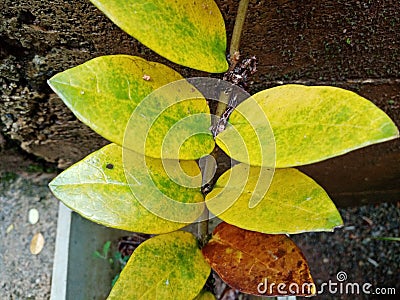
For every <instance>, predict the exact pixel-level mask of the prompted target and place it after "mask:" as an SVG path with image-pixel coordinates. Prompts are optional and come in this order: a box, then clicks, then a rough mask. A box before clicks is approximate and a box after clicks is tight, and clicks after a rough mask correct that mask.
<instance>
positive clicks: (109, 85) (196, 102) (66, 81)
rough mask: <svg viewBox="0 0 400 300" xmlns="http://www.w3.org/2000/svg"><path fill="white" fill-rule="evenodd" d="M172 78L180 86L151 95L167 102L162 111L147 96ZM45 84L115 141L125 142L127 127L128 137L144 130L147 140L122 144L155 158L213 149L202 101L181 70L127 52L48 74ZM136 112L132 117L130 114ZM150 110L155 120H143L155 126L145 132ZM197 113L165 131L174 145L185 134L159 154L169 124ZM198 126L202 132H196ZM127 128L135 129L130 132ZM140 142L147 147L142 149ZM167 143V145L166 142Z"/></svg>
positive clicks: (190, 155) (193, 156)
mask: <svg viewBox="0 0 400 300" xmlns="http://www.w3.org/2000/svg"><path fill="white" fill-rule="evenodd" d="M176 81H178V83H177V85H178V86H179V88H181V90H179V91H177V90H173V91H174V93H173V94H171V95H170V94H168V95H165V94H162V95H161V94H156V96H160V98H161V100H163V102H162V103H163V104H164V105H168V106H167V107H163V108H162V109H166V112H163V110H161V108H160V106H159V103H157V102H156V101H151V100H154V99H155V97H153V98H151V99H148V98H146V97H147V96H149V95H150V94H152V93H153V92H154V91H156V90H158V89H159V88H160V87H164V86H166V85H168V84H170V83H172V82H176ZM49 85H50V86H51V87H52V89H53V90H54V91H55V92H56V93H57V94H58V95H59V96H60V97H61V99H62V100H63V101H64V103H65V104H66V105H67V106H68V107H69V108H70V109H71V111H72V112H73V113H74V114H75V115H76V116H77V117H78V118H79V119H80V120H81V121H82V122H84V123H85V124H86V125H88V126H89V127H91V128H92V129H93V130H94V131H96V132H97V133H98V134H100V135H102V136H103V137H105V138H106V139H108V140H110V141H112V142H114V143H116V144H118V145H123V144H124V138H126V137H127V134H126V131H127V132H128V136H129V137H131V138H132V137H133V138H135V136H136V135H137V133H138V132H143V134H146V136H145V138H146V139H145V140H143V141H141V142H137V139H134V140H133V141H131V144H127V143H125V144H124V146H127V145H128V146H129V145H135V148H132V147H131V148H130V149H133V150H135V151H137V152H139V153H142V154H146V155H147V156H151V157H155V158H161V157H162V158H170V159H186V160H190V159H197V158H199V157H201V156H203V155H205V154H208V153H209V152H211V150H212V149H213V148H214V141H213V138H212V136H211V133H210V132H209V130H208V128H209V127H210V123H211V121H210V116H209V108H208V106H207V103H206V100H205V99H204V97H202V95H201V94H200V93H199V92H198V91H197V90H196V89H194V88H193V86H191V85H190V84H189V83H187V82H186V81H185V80H182V77H181V75H179V74H178V73H177V72H175V71H174V70H172V69H170V68H168V67H167V66H164V65H162V64H159V63H155V62H148V61H146V60H144V59H142V58H139V57H135V56H128V55H111V56H102V57H98V58H95V59H92V60H90V61H88V62H86V63H84V64H82V65H79V66H77V67H75V68H72V69H69V70H67V71H64V72H62V73H59V74H57V75H55V76H53V77H52V78H51V79H50V80H49ZM167 90H168V88H167ZM171 90H172V88H170V90H169V91H171ZM179 96H185V97H189V96H193V99H188V98H185V101H183V100H180V99H178V98H179ZM144 99H147V101H146V105H141V106H140V105H139V104H140V103H142V101H143V100H144ZM177 99H178V100H177ZM138 107H140V108H141V110H139V109H138ZM135 111H137V113H136V115H135V116H136V118H133V117H132V116H133V113H134V112H135ZM149 112H151V116H152V117H154V119H151V120H150V119H148V121H152V122H155V124H154V125H155V126H153V129H152V131H149V132H147V131H144V129H146V128H144V129H143V128H142V127H143V126H144V125H146V123H145V122H143V120H144V117H146V116H145V114H146V113H147V114H148V113H149ZM196 114H199V115H200V116H201V119H200V120H196V121H197V122H189V123H188V122H187V123H185V125H186V126H185V127H184V128H183V126H181V127H179V128H178V129H179V130H175V131H174V132H173V134H170V136H174V135H175V136H178V137H179V138H180V140H177V141H176V139H175V140H174V139H172V138H170V139H169V141H170V144H173V142H175V143H176V144H177V145H175V147H178V146H180V143H182V142H183V141H185V139H186V138H188V137H189V139H188V140H187V141H185V143H184V145H183V146H182V147H181V149H180V152H178V151H174V152H173V154H168V153H166V154H163V153H161V150H160V149H161V148H162V147H163V144H164V135H165V134H166V133H167V132H168V131H169V129H170V127H172V126H174V125H175V123H177V122H179V121H181V120H182V119H185V118H187V119H189V120H191V119H190V118H188V117H190V116H191V115H196ZM137 116H139V117H137ZM159 116H160V118H159V119H157V118H158V117H159ZM167 121H168V122H167ZM128 125H129V126H128ZM167 125H168V126H167ZM199 131H200V132H202V134H201V135H198V132H199ZM207 131H208V132H207ZM132 132H133V133H134V134H132V135H130V134H131V133H132ZM182 135H183V136H184V137H183V138H182ZM128 141H129V139H128ZM135 142H137V143H135ZM167 142H168V141H167ZM142 144H143V145H142ZM144 145H148V146H147V147H146V148H144ZM167 146H170V145H169V144H168V143H167ZM170 148H171V146H170Z"/></svg>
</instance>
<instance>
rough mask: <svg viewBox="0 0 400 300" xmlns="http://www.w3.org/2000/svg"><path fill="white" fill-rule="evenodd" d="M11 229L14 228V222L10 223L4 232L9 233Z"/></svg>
mask: <svg viewBox="0 0 400 300" xmlns="http://www.w3.org/2000/svg"><path fill="white" fill-rule="evenodd" d="M13 230H14V224H11V225H10V226H8V227H7V229H6V233H7V234H9V233H10V232H11V231H13Z"/></svg>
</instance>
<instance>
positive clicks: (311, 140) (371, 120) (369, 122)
mask: <svg viewBox="0 0 400 300" xmlns="http://www.w3.org/2000/svg"><path fill="white" fill-rule="evenodd" d="M252 98H254V99H255V101H247V100H246V101H244V102H243V103H241V104H240V105H239V106H238V107H237V110H236V111H234V112H233V113H232V115H231V116H230V119H229V122H230V124H231V125H232V126H231V127H228V128H227V130H225V131H224V132H222V133H221V134H220V135H219V136H218V137H217V144H218V145H221V147H222V148H223V150H224V151H226V152H227V153H230V154H231V155H232V158H234V159H236V160H239V161H241V162H245V163H247V164H251V165H256V166H267V167H271V164H268V162H265V161H263V160H262V159H260V156H259V155H250V156H249V157H248V156H247V153H246V152H244V151H243V150H241V151H239V150H235V149H236V148H237V146H236V144H238V142H237V141H238V136H242V137H244V138H245V143H246V147H247V148H250V151H252V150H251V148H252V145H251V143H252V142H253V141H254V137H252V136H249V137H247V135H249V133H251V132H253V131H254V130H255V129H256V130H258V132H259V133H258V134H259V135H260V136H262V135H263V132H265V134H264V136H265V138H264V139H266V140H263V143H267V144H268V143H273V141H272V137H270V136H269V130H270V128H269V126H267V125H266V124H265V122H258V121H257V120H252V122H250V123H249V122H246V120H244V118H243V116H242V115H246V114H249V112H250V111H252V110H254V108H255V107H260V108H261V109H262V110H263V111H264V113H265V115H266V117H267V118H268V121H269V123H270V125H271V127H272V131H273V136H274V139H275V144H276V165H275V166H276V167H277V168H285V167H291V166H299V165H305V164H310V163H314V162H318V161H321V160H325V159H328V158H331V157H334V156H337V155H341V154H344V153H347V152H349V151H352V150H354V149H358V148H361V147H365V146H367V145H371V144H375V143H380V142H383V141H387V140H391V139H394V138H397V137H398V136H399V131H398V129H397V128H396V126H395V124H394V123H393V122H392V121H391V120H390V118H389V117H388V116H387V115H386V114H385V113H384V112H383V111H382V110H380V109H379V108H378V107H376V106H375V105H374V104H373V103H372V102H370V101H368V100H366V99H364V98H363V97H361V96H359V95H357V94H355V93H353V92H350V91H346V90H343V89H340V88H335V87H326V86H316V87H306V86H301V85H284V86H279V87H276V88H272V89H268V90H264V91H262V92H259V93H257V94H255V95H254V96H252ZM252 98H251V99H252ZM235 131H237V132H238V133H239V134H237V133H235ZM260 132H261V133H260ZM268 139H269V140H268Z"/></svg>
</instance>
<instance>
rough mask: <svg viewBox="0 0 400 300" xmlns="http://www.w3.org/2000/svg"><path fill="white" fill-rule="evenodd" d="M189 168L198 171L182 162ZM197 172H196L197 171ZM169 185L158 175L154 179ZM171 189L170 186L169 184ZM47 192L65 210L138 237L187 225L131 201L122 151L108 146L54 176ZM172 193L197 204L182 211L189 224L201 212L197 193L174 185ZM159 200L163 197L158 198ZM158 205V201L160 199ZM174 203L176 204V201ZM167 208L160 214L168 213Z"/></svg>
mask: <svg viewBox="0 0 400 300" xmlns="http://www.w3.org/2000/svg"><path fill="white" fill-rule="evenodd" d="M185 163H186V164H188V165H189V167H191V168H194V169H196V168H197V170H198V167H197V164H196V163H195V162H194V161H187V162H185ZM148 164H149V167H150V168H155V169H158V168H161V166H162V162H161V160H157V159H153V160H151V159H150V161H149V162H148ZM198 172H200V171H199V170H198ZM158 180H163V182H167V183H168V182H169V181H168V178H164V177H163V176H162V175H160V176H159V177H158V178H155V181H156V183H157V181H158ZM170 184H171V185H173V183H171V182H170ZM49 186H50V189H51V191H52V192H53V194H54V195H55V196H56V197H57V198H59V199H60V200H61V201H62V202H63V203H64V204H65V205H66V206H68V207H70V208H71V209H73V210H74V211H76V212H78V213H79V214H81V215H82V216H84V217H85V218H87V219H89V220H91V221H93V222H96V223H100V224H103V225H105V226H109V227H113V228H119V229H124V230H129V231H134V232H142V233H151V234H158V233H165V232H171V231H174V230H177V229H179V228H182V227H184V226H185V225H187V224H186V223H185V222H174V221H168V220H165V219H164V218H162V217H159V216H157V215H155V214H154V213H152V212H151V211H148V210H147V209H146V208H145V207H143V205H142V204H141V202H140V201H139V200H138V199H137V198H135V196H134V195H133V194H132V191H131V189H130V186H129V183H128V182H127V181H126V178H125V174H124V166H123V162H122V148H121V147H120V146H118V145H115V144H110V145H108V146H105V147H104V148H102V149H100V150H98V151H96V152H94V153H92V154H90V155H89V156H88V157H86V158H85V159H83V160H82V161H80V162H78V163H77V164H75V165H73V166H72V167H70V168H69V169H67V170H65V171H64V172H63V173H61V174H60V175H58V176H57V177H56V178H55V179H54V180H53V181H52V182H51V183H50V185H49ZM174 189H176V193H181V194H182V195H184V196H182V197H185V199H187V200H186V201H187V202H190V203H197V205H196V206H195V207H194V208H192V209H190V210H186V211H185V210H182V211H180V213H181V214H182V215H183V216H182V218H183V217H184V218H186V219H187V220H191V221H192V222H193V221H194V220H196V219H197V217H198V216H199V215H200V214H201V213H202V211H203V202H202V201H203V197H202V195H201V193H200V191H199V190H198V189H193V188H185V187H179V186H178V185H176V184H175V185H174ZM161 197H163V195H161ZM159 200H160V202H161V200H162V199H160V198H159ZM177 201H178V200H177ZM168 209H169V208H168V207H164V210H166V211H168Z"/></svg>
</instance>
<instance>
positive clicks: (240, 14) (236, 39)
mask: <svg viewBox="0 0 400 300" xmlns="http://www.w3.org/2000/svg"><path fill="white" fill-rule="evenodd" d="M248 5H249V0H240V3H239V7H238V11H237V15H236V20H235V26H234V28H233V33H232V39H231V44H230V48H229V54H230V56H231V63H234V59H235V56H237V55H238V53H239V46H240V36H241V34H242V29H243V24H244V21H245V19H246V13H247V8H248ZM228 99H229V96H227V95H226V94H225V93H221V95H220V101H218V105H217V109H216V112H215V115H216V117H217V118H215V119H218V118H220V117H221V116H222V114H223V113H224V112H225V110H226V108H227V104H228ZM217 121H218V120H216V122H217ZM214 125H215V124H213V126H214ZM210 168H211V166H210ZM209 171H210V170H209V168H208V167H207V164H206V166H205V168H204V170H203V174H202V175H203V177H204V175H205V174H207V173H208V172H209ZM204 184H205V183H204V182H203V185H204ZM209 214H210V213H209V211H208V209H207V207H205V209H204V211H203V214H202V215H201V219H202V220H204V221H201V222H199V224H198V226H197V236H198V238H199V240H200V242H201V244H202V245H205V243H206V242H207V238H208V219H209Z"/></svg>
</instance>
